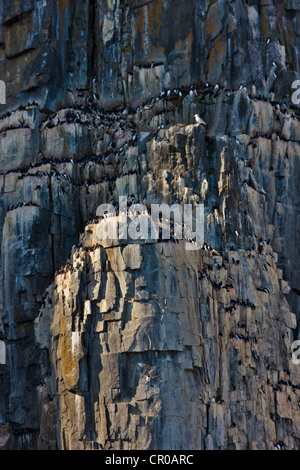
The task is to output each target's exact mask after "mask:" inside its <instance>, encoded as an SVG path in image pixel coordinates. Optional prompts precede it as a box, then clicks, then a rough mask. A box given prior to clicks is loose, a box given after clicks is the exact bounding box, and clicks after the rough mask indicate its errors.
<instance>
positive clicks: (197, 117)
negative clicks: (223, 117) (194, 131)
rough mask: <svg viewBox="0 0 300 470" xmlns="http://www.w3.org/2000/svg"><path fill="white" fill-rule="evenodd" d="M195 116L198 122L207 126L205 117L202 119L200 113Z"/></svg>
mask: <svg viewBox="0 0 300 470" xmlns="http://www.w3.org/2000/svg"><path fill="white" fill-rule="evenodd" d="M194 118H195V120H196V122H197V123H198V124H202V126H206V122H204V121H203V119H201V117H200V116H199V114H195V115H194Z"/></svg>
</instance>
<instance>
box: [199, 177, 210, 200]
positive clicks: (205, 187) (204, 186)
mask: <svg viewBox="0 0 300 470" xmlns="http://www.w3.org/2000/svg"><path fill="white" fill-rule="evenodd" d="M208 187H209V186H208V181H207V179H206V178H204V180H203V181H202V183H201V190H200V194H201V197H202V199H204V200H205V198H206V194H207V191H208Z"/></svg>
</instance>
